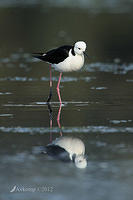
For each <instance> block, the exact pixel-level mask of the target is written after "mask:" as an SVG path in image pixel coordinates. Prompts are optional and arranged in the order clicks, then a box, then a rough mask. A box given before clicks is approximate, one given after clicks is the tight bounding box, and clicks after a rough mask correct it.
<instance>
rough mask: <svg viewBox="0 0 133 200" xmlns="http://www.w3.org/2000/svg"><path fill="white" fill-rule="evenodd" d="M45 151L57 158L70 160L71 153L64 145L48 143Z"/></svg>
mask: <svg viewBox="0 0 133 200" xmlns="http://www.w3.org/2000/svg"><path fill="white" fill-rule="evenodd" d="M45 152H46V153H47V154H48V155H49V156H52V157H54V158H56V159H59V160H61V161H64V162H69V161H70V157H69V153H68V152H67V151H66V150H65V149H64V148H62V147H60V146H58V145H47V146H46V147H45Z"/></svg>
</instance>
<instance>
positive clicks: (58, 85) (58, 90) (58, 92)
mask: <svg viewBox="0 0 133 200" xmlns="http://www.w3.org/2000/svg"><path fill="white" fill-rule="evenodd" d="M61 76H62V72H60V76H59V80H58V84H57V94H58V97H59V101H60V104H61V103H62V102H61V96H60V89H59V87H60V81H61Z"/></svg>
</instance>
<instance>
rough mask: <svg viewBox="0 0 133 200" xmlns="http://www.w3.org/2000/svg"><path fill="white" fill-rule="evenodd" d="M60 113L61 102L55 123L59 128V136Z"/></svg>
mask: <svg viewBox="0 0 133 200" xmlns="http://www.w3.org/2000/svg"><path fill="white" fill-rule="evenodd" d="M60 114H61V104H60V107H59V111H58V115H57V124H58V127H59V129H60V136H62V131H61V124H60Z"/></svg>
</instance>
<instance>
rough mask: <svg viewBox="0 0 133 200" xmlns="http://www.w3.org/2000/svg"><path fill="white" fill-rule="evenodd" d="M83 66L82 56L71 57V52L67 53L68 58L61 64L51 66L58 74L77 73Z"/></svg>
mask: <svg viewBox="0 0 133 200" xmlns="http://www.w3.org/2000/svg"><path fill="white" fill-rule="evenodd" d="M83 64H84V55H83V54H82V55H78V54H76V55H75V56H74V55H72V53H71V51H70V52H69V57H67V58H66V59H65V60H64V61H63V62H60V63H58V64H53V67H54V68H55V69H56V70H57V71H60V72H71V71H77V70H79V69H81V68H82V67H83Z"/></svg>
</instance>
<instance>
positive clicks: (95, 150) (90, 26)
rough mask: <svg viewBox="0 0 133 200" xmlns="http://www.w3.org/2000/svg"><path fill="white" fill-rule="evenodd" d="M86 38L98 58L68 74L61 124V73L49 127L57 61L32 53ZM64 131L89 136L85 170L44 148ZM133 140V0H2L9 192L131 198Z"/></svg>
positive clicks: (4, 169)
mask: <svg viewBox="0 0 133 200" xmlns="http://www.w3.org/2000/svg"><path fill="white" fill-rule="evenodd" d="M78 40H83V41H85V42H86V43H87V50H86V52H87V54H88V55H89V56H90V60H88V59H87V58H86V59H85V66H84V68H83V69H82V70H81V71H79V72H72V73H63V77H62V82H61V88H60V90H61V96H62V101H63V106H62V110H61V119H60V123H61V127H62V129H61V130H60V129H59V127H58V124H57V122H56V118H57V114H58V110H59V104H58V97H57V94H56V84H57V81H58V76H59V73H58V72H55V71H54V70H53V73H52V74H53V98H52V104H51V106H52V111H53V112H52V115H53V118H52V120H53V127H52V128H50V127H49V124H50V119H49V110H48V107H47V105H46V100H47V96H48V94H49V66H48V64H46V63H43V62H41V61H38V60H36V59H34V58H32V56H31V53H32V52H41V51H44V52H45V51H48V50H49V49H52V48H55V47H58V46H60V45H64V44H70V45H71V44H74V43H75V42H76V41H78ZM60 132H62V133H63V135H64V136H66V135H67V136H74V137H79V138H80V139H81V140H82V141H83V142H84V144H85V147H86V154H87V156H88V166H87V168H86V169H85V170H79V169H75V166H74V165H73V164H66V163H65V164H64V163H61V162H59V161H55V160H53V159H50V158H49V157H48V156H46V155H45V156H44V155H42V154H40V152H39V151H38V148H40V146H45V145H47V144H48V143H50V140H51V138H52V139H55V138H57V137H59V136H60ZM132 141H133V0H102V1H100V0H82V1H80V0H76V1H75V0H0V160H1V164H0V193H1V198H2V199H6V200H9V199H13V200H21V199H25V198H27V197H28V199H29V200H34V199H35V200H36V199H38V200H42V199H51V200H57V199H58V200H60V199H61V200H62V199H63V200H67V199H70V200H71V199H74V198H76V199H81V195H82V200H86V199H88V197H89V198H90V199H92V200H100V199H102V200H106V199H110V200H132V199H133V193H132V185H133V168H132V166H133V142H132ZM15 186H16V187H18V188H21V189H22V188H25V191H23V192H18V191H14V192H13V193H11V192H10V191H11V190H12V189H13V188H14V187H15ZM38 187H39V188H44V187H47V188H48V187H52V188H53V190H52V192H48V191H47V192H46V191H42V190H41V191H40V192H26V189H27V188H38Z"/></svg>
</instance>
